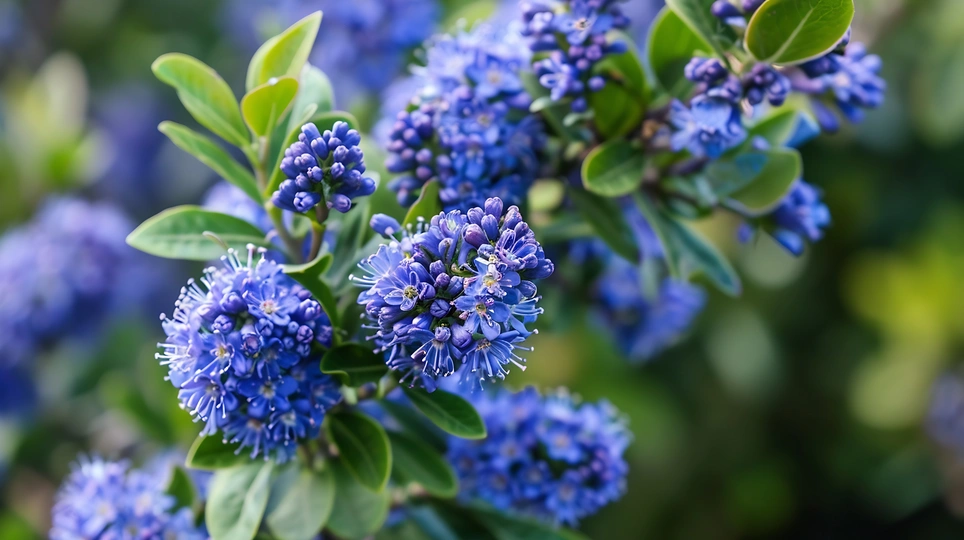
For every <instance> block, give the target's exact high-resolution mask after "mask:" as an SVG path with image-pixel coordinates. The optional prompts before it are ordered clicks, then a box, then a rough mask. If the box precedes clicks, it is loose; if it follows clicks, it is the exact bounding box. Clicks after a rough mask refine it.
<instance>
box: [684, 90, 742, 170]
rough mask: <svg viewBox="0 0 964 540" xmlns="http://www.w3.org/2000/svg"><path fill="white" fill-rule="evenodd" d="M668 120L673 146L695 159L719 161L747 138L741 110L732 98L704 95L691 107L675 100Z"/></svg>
mask: <svg viewBox="0 0 964 540" xmlns="http://www.w3.org/2000/svg"><path fill="white" fill-rule="evenodd" d="M667 121H668V122H669V126H670V131H671V135H670V147H671V149H672V150H673V151H674V152H679V151H682V150H688V151H689V152H690V154H692V155H693V156H695V157H708V158H710V159H716V158H718V157H720V156H722V155H723V153H724V152H726V151H727V150H729V149H731V148H734V147H736V146H738V145H739V144H741V143H742V142H743V141H744V140H745V139H746V129H745V128H744V127H743V121H742V118H741V117H740V109H739V107H738V106H737V105H736V104H735V103H734V102H733V101H732V100H731V99H729V98H726V97H713V96H710V95H706V94H703V95H700V96H697V97H696V98H694V99H693V101H692V102H691V104H690V107H687V106H686V105H683V104H682V103H681V102H679V101H677V100H674V101H673V102H672V104H671V105H670V110H669V116H668V117H667Z"/></svg>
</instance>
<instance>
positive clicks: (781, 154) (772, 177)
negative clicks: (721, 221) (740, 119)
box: [706, 149, 803, 215]
mask: <svg viewBox="0 0 964 540" xmlns="http://www.w3.org/2000/svg"><path fill="white" fill-rule="evenodd" d="M802 170H803V162H802V161H801V159H800V154H799V153H798V152H797V151H796V150H792V149H772V150H764V151H753V152H747V153H744V154H739V155H737V156H735V157H733V158H730V159H722V160H719V161H716V162H714V163H712V164H710V166H708V167H707V168H706V178H707V180H709V182H710V185H711V186H712V188H713V192H714V193H715V194H716V195H717V196H718V197H720V198H725V197H729V198H731V199H733V200H735V201H737V202H738V203H740V204H741V205H742V207H743V209H744V210H745V211H746V212H748V213H751V214H754V215H758V214H765V213H767V212H769V211H771V210H773V209H774V208H775V207H776V206H777V205H779V204H780V201H782V200H783V198H784V197H785V196H786V194H787V193H788V192H789V191H790V188H791V186H792V185H793V182H794V181H796V180H797V179H798V178H800V175H801V174H802Z"/></svg>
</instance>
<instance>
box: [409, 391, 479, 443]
mask: <svg viewBox="0 0 964 540" xmlns="http://www.w3.org/2000/svg"><path fill="white" fill-rule="evenodd" d="M402 390H404V392H405V395H406V396H408V399H409V401H411V402H412V405H414V406H415V408H416V409H418V410H419V411H420V412H421V413H422V414H424V415H425V417H426V418H428V419H429V420H431V421H432V423H433V424H435V425H436V426H438V427H439V428H441V429H442V431H445V432H446V433H450V434H452V435H455V436H456V437H461V438H463V439H484V438H485V434H486V430H485V422H483V421H482V417H481V416H479V413H478V411H476V410H475V407H473V406H472V404H471V403H469V402H468V401H466V400H464V399H462V398H461V397H459V396H457V395H455V394H452V393H450V392H446V391H444V390H436V391H434V392H426V391H425V390H423V389H420V388H404V387H403V388H402Z"/></svg>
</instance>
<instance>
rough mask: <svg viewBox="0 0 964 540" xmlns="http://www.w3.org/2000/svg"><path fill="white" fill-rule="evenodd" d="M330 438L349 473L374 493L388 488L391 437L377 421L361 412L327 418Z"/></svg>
mask: <svg viewBox="0 0 964 540" xmlns="http://www.w3.org/2000/svg"><path fill="white" fill-rule="evenodd" d="M328 437H329V439H330V440H331V442H333V443H335V446H337V447H338V453H339V455H340V456H341V459H342V460H343V461H344V463H345V466H346V467H348V470H349V471H350V472H351V473H352V474H353V475H354V476H355V478H356V479H358V481H359V482H361V484H362V485H363V486H365V487H367V488H368V489H370V490H372V491H381V490H383V489H385V485H386V484H387V483H388V477H389V474H390V472H391V469H392V449H391V447H390V446H389V444H388V435H386V434H385V429H384V428H382V426H381V425H379V423H378V422H376V421H374V420H372V419H371V418H370V417H368V416H366V415H364V414H361V413H358V412H340V413H336V414H331V415H328Z"/></svg>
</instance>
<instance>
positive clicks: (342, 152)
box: [271, 121, 375, 212]
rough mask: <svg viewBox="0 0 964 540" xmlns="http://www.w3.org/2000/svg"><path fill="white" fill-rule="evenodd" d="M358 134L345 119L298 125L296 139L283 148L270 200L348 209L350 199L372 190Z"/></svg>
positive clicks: (286, 206)
mask: <svg viewBox="0 0 964 540" xmlns="http://www.w3.org/2000/svg"><path fill="white" fill-rule="evenodd" d="M359 143H361V135H359V134H358V131H356V130H354V129H351V128H350V127H349V126H348V124H347V123H345V122H340V121H339V122H335V124H334V125H333V126H332V127H331V129H330V130H325V132H324V133H321V132H320V131H318V127H317V126H315V124H313V123H308V124H305V125H304V126H302V128H301V134H300V135H298V140H297V141H296V142H295V143H294V144H292V145H291V146H290V147H288V149H287V150H285V157H284V158H283V159H282V160H281V170H282V171H283V172H284V173H285V175H286V177H287V179H286V180H284V181H282V182H281V185H280V186H279V187H278V190H277V191H275V192H274V195H272V197H271V202H272V203H274V205H275V206H277V207H278V208H281V209H283V210H289V211H291V212H307V211H309V210H311V209H312V208H314V207H315V206H316V205H318V204H319V203H325V204H326V205H327V207H328V208H334V209H335V210H337V211H339V212H347V211H348V210H349V209H351V202H352V199H354V198H356V197H364V196H368V195H371V194H372V193H374V192H375V181H374V180H373V179H372V178H370V177H367V176H364V174H365V156H364V154H363V153H362V150H361V147H359V146H358V145H359Z"/></svg>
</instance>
